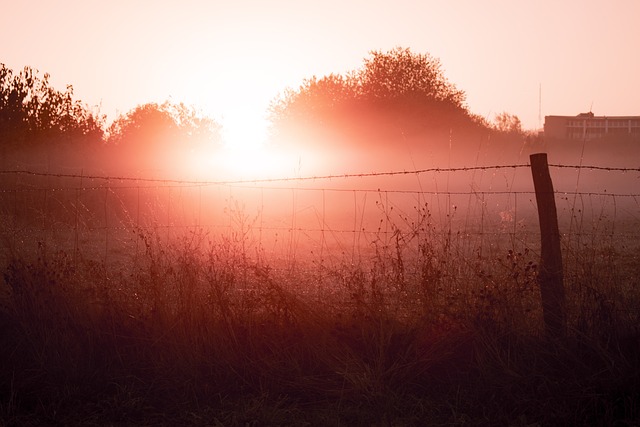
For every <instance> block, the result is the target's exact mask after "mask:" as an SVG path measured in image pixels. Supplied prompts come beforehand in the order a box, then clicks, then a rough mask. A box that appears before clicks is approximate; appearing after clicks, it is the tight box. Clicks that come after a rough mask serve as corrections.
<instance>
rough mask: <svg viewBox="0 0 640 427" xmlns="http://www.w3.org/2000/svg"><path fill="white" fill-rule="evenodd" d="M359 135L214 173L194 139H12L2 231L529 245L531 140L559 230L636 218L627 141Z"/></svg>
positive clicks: (39, 235) (289, 244) (344, 249)
mask: <svg viewBox="0 0 640 427" xmlns="http://www.w3.org/2000/svg"><path fill="white" fill-rule="evenodd" d="M368 142H369V143H370V144H371V146H369V147H368V146H367V141H360V142H359V143H353V142H352V141H349V140H347V139H346V138H343V139H341V140H339V139H338V138H337V137H336V136H335V135H333V137H332V138H331V140H330V141H328V140H323V139H322V138H320V137H317V138H316V139H311V138H310V139H308V140H307V142H306V144H301V143H299V144H298V145H297V146H295V147H293V148H292V147H291V143H290V142H289V146H288V150H289V151H286V150H287V148H285V147H286V146H285V144H281V145H278V144H273V145H271V146H270V148H269V149H271V150H273V152H277V151H278V150H280V152H281V153H286V154H287V156H284V155H282V156H280V157H278V156H276V157H277V158H279V159H280V161H281V163H280V164H278V166H277V167H272V168H271V169H269V170H268V171H267V170H266V169H265V170H264V171H257V170H256V171H254V172H255V173H253V174H252V175H250V178H248V179H243V178H242V177H241V176H240V175H237V174H236V175H233V174H231V175H229V174H226V173H225V172H224V168H223V167H222V166H223V165H224V164H225V159H224V158H223V157H222V154H220V158H219V159H216V158H215V155H216V151H211V152H208V154H209V155H212V156H214V157H213V158H211V159H210V160H211V162H210V163H209V164H210V165H211V166H210V168H211V169H210V170H205V171H204V173H203V171H202V170H199V171H197V172H198V173H196V170H195V169H194V166H193V163H190V162H191V160H190V159H192V158H193V153H192V152H181V151H180V150H178V149H173V150H170V151H166V152H156V153H151V154H150V153H142V152H125V153H122V152H117V151H116V150H113V149H110V148H107V147H91V148H89V149H87V148H82V149H80V148H78V147H74V146H68V147H66V148H65V149H61V148H60V147H56V149H55V150H46V149H42V150H39V151H34V150H22V151H19V152H18V151H16V152H13V153H10V155H6V156H4V157H3V162H4V165H3V168H4V169H5V170H15V171H24V172H25V173H12V174H4V175H3V176H2V178H1V179H2V182H3V185H2V187H3V189H4V190H3V192H2V193H1V194H0V197H1V198H2V200H1V203H0V206H2V208H1V209H2V212H1V215H2V230H3V244H4V245H5V246H7V247H9V246H14V247H15V246H20V245H21V244H25V245H29V244H32V243H33V242H32V240H42V239H45V240H47V239H48V240H50V241H56V242H57V243H56V244H57V245H58V247H59V248H60V249H61V250H63V249H65V250H73V249H78V248H79V247H83V248H86V250H87V253H89V252H91V251H97V253H99V254H101V256H103V257H105V259H113V258H114V257H115V259H118V256H115V255H114V252H116V253H118V252H119V253H120V254H121V255H122V254H123V253H126V252H127V251H130V250H137V251H139V250H142V249H141V248H142V246H141V243H140V241H139V234H140V233H141V232H142V233H150V234H152V235H156V236H158V237H160V238H167V239H172V238H175V237H179V236H184V235H189V234H190V233H193V232H194V231H196V230H200V231H204V232H205V233H206V234H207V235H208V236H209V237H210V238H212V239H217V238H228V239H232V240H233V241H236V242H239V243H242V244H243V245H246V247H247V248H248V247H250V248H252V249H251V250H252V251H261V252H262V253H264V254H268V255H271V256H273V257H275V258H280V259H284V260H289V261H291V260H295V259H314V258H317V259H323V260H324V259H326V260H333V261H334V262H340V261H339V260H340V259H342V258H344V257H345V256H346V257H347V258H350V259H352V260H355V259H356V258H357V259H362V258H365V259H366V258H367V257H368V256H369V255H370V254H371V253H372V251H375V250H376V248H378V249H379V248H380V247H391V246H393V245H394V244H398V240H397V239H399V238H400V237H401V238H402V239H405V240H407V242H406V244H407V245H408V244H409V243H408V241H409V240H411V236H422V237H425V236H429V238H430V239H434V240H438V239H440V240H441V241H444V240H445V239H451V235H452V233H453V235H454V236H457V238H458V239H463V240H464V241H465V242H466V243H465V244H467V245H468V247H470V248H471V247H482V246H483V245H484V246H486V245H488V247H491V245H492V244H491V243H487V242H491V241H495V242H498V241H500V240H501V239H504V238H509V239H511V240H512V242H515V241H519V242H520V243H518V244H522V245H525V244H526V245H534V246H535V245H537V243H536V241H537V238H536V237H535V236H536V235H538V233H539V230H538V225H537V224H538V223H537V206H536V203H535V194H534V188H533V182H532V178H531V170H530V168H529V167H528V166H527V164H528V163H529V156H530V155H531V154H532V153H537V152H546V153H547V154H548V161H549V163H550V164H551V165H552V166H551V169H550V172H551V176H552V180H553V184H554V188H555V190H556V192H557V195H556V202H557V207H558V218H559V222H560V226H561V233H572V232H575V230H576V229H577V228H578V227H579V228H580V229H581V230H582V231H590V232H593V231H594V230H596V231H598V232H602V233H609V234H608V235H611V234H612V231H611V230H614V229H616V227H617V230H618V232H622V230H625V229H627V230H628V229H629V224H632V223H633V222H634V221H637V220H638V219H640V206H639V203H638V200H639V199H638V196H637V194H636V193H637V188H638V179H639V178H638V172H637V171H628V172H624V171H611V170H607V169H606V168H608V167H612V168H625V167H628V168H632V167H636V166H637V165H634V162H635V161H636V159H637V158H638V151H639V149H638V145H637V143H631V142H629V141H622V142H616V141H607V142H606V143H605V142H601V143H598V142H596V141H589V142H587V143H579V144H578V143H568V142H554V143H552V142H545V141H543V140H541V139H537V140H532V139H530V138H529V139H526V138H524V137H522V136H514V135H499V134H495V133H489V132H485V133H481V132H476V133H462V132H461V133H457V132H455V131H450V132H445V133H440V134H426V133H425V134H419V135H412V136H410V137H404V138H400V139H398V140H395V141H393V140H377V141H368ZM220 153H222V152H220ZM196 157H197V156H196ZM282 159H285V160H282ZM265 161H267V159H266V158H265ZM216 162H218V163H216ZM557 165H568V166H580V165H583V166H597V167H602V168H605V169H591V168H584V169H578V168H574V167H569V168H562V167H558V166H557ZM27 171H28V172H36V174H35V175H33V174H30V173H27ZM43 233H44V234H43ZM28 236H32V238H30V237H28ZM43 236H44V237H43ZM514 239H515V240H514ZM416 241H417V239H416ZM60 242H62V244H60ZM414 250H416V249H415V248H414Z"/></svg>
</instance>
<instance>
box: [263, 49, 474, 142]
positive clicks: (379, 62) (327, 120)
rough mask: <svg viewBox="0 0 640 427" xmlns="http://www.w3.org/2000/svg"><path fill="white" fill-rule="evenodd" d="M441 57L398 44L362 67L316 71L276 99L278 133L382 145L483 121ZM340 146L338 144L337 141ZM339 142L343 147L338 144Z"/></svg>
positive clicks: (274, 110) (274, 118) (273, 113)
mask: <svg viewBox="0 0 640 427" xmlns="http://www.w3.org/2000/svg"><path fill="white" fill-rule="evenodd" d="M464 101H465V94H464V92H463V91H461V90H459V89H457V88H456V87H455V85H453V84H452V83H450V82H449V81H448V80H447V79H446V77H445V76H444V73H443V71H442V67H441V64H440V61H439V60H438V59H436V58H433V57H432V56H431V55H429V54H417V53H413V52H411V51H410V50H409V49H402V48H396V49H393V50H391V51H389V52H381V51H374V52H371V55H370V57H369V58H366V59H365V60H364V64H363V66H362V68H361V69H359V70H356V71H353V72H351V73H348V74H346V75H344V76H342V75H336V74H331V75H329V76H325V77H322V78H318V77H315V76H314V77H312V78H310V79H307V80H305V81H304V82H303V84H302V85H301V86H300V87H299V88H298V89H297V90H292V89H289V90H287V91H286V92H285V93H284V94H283V95H282V96H281V97H280V98H279V99H277V100H275V101H274V102H273V103H272V105H271V117H272V121H273V131H274V133H275V134H276V135H284V136H287V137H289V138H294V139H296V140H300V141H304V140H305V139H306V138H308V137H311V138H312V139H315V138H314V137H315V136H316V134H317V133H321V134H322V133H324V135H325V136H328V137H329V138H325V139H324V140H323V143H324V144H328V145H330V144H332V143H335V140H332V139H331V138H330V137H334V138H336V139H338V142H339V143H341V144H348V143H351V144H355V145H358V146H360V147H364V146H368V147H378V146H380V145H384V144H385V143H386V144H389V143H390V142H389V141H390V140H393V139H398V138H400V139H402V138H414V137H416V136H420V135H429V134H433V133H435V134H441V133H443V132H444V133H448V132H449V131H450V129H451V128H456V129H469V128H476V127H484V126H483V124H482V123H481V121H480V120H478V118H476V117H474V116H473V115H472V114H471V113H470V112H469V111H468V109H467V107H466V106H465V104H464ZM332 148H335V147H332ZM338 148H339V147H338Z"/></svg>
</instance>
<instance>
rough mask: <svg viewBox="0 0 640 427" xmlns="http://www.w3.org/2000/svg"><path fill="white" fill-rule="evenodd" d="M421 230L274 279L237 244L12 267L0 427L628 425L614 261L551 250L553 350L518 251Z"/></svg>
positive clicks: (69, 257) (630, 325) (275, 268)
mask: <svg viewBox="0 0 640 427" xmlns="http://www.w3.org/2000/svg"><path fill="white" fill-rule="evenodd" d="M391 226H392V225H391ZM421 227H423V228H422V229H421V230H422V232H421V233H420V234H419V235H417V237H416V233H415V230H409V231H402V230H401V229H399V228H398V229H396V232H395V234H394V236H395V239H391V240H389V241H383V239H382V238H378V239H374V240H373V241H372V242H371V245H370V247H372V248H373V251H372V253H373V254H374V255H372V256H371V257H369V258H366V259H363V260H362V261H360V262H359V263H356V264H353V263H352V262H351V260H347V259H346V258H348V257H345V260H343V261H341V262H337V263H328V262H325V261H324V260H322V259H318V258H311V259H310V260H308V261H306V260H296V262H295V265H291V264H286V263H285V264H284V265H283V264H282V262H281V261H280V260H271V259H269V257H268V256H267V255H266V254H265V253H264V251H262V249H261V248H260V247H255V246H253V245H252V244H251V243H250V242H247V241H246V240H245V239H244V238H243V235H242V234H240V235H238V234H232V235H230V236H226V237H220V238H216V239H214V238H211V237H210V236H208V235H207V234H206V233H204V232H192V233H189V234H188V235H187V236H183V237H181V238H179V239H176V240H172V241H171V242H170V243H169V240H168V239H166V238H162V239H161V238H159V236H158V235H157V234H155V233H153V232H149V231H145V230H138V231H137V233H138V235H137V237H136V239H138V240H137V241H136V244H135V247H136V248H137V249H136V251H135V254H133V253H132V254H130V256H129V258H128V261H123V262H121V263H115V264H114V263H111V264H105V262H104V258H103V257H102V256H98V257H96V259H93V258H92V257H91V256H90V255H87V254H83V253H81V252H80V253H69V251H67V250H64V249H61V247H55V246H53V245H49V246H47V245H44V244H43V245H40V246H39V247H38V249H37V250H35V251H34V252H33V253H27V252H11V250H10V249H8V253H7V254H5V255H6V256H7V262H6V268H5V271H4V281H5V284H6V285H7V288H8V299H7V303H6V304H4V306H3V308H2V310H0V316H1V317H0V323H1V328H2V331H3V334H2V338H0V340H1V341H2V342H1V343H0V344H1V345H0V348H1V350H0V361H1V362H2V365H1V366H2V369H0V381H1V384H2V387H1V388H0V419H1V420H2V422H3V423H4V424H6V425H40V424H82V425H105V424H113V425H137V424H144V425H176V424H181V425H463V424H464V425H487V424H491V425H561V424H565V425H587V424H588V425H633V424H634V423H635V424H637V423H638V421H639V419H640V406H639V405H640V400H639V398H640V396H639V394H640V393H639V392H638V390H640V368H639V367H640V345H639V339H640V333H639V332H640V331H639V330H638V324H639V323H638V309H637V308H638V307H639V306H640V298H639V295H638V293H637V291H634V289H636V290H637V289H638V286H637V285H638V283H637V281H638V275H637V269H636V270H634V269H633V268H632V267H630V266H633V262H629V260H628V256H627V255H625V254H624V253H620V252H619V249H617V248H613V247H611V245H608V244H607V243H606V242H605V243H603V244H601V245H593V246H588V245H587V246H585V245H584V244H582V242H578V243H579V244H577V245H575V246H572V247H566V248H565V251H566V253H567V254H568V255H567V257H568V261H567V262H566V267H567V272H566V283H565V285H566V288H567V296H568V299H569V301H570V306H569V308H568V309H569V313H568V314H569V316H568V317H569V322H570V324H569V331H570V332H569V337H568V338H567V340H566V341H563V342H549V341H547V340H546V339H545V338H544V336H543V333H542V324H541V323H542V315H541V306H540V301H539V295H538V289H537V285H536V277H537V266H536V263H537V259H536V256H535V254H534V253H533V251H531V250H529V249H528V248H526V247H523V246H522V245H520V244H509V240H508V239H507V240H505V241H504V242H502V243H501V244H500V245H497V246H496V245H495V244H492V245H491V250H486V248H482V247H479V246H477V245H476V244H475V243H473V244H470V243H469V242H466V241H464V239H462V238H458V239H457V240H456V239H455V238H454V239H452V238H451V236H450V235H449V236H447V235H446V234H442V233H440V234H437V233H435V232H434V231H433V230H434V228H433V227H429V226H428V224H421ZM410 233H413V234H410ZM512 243H513V242H512ZM128 245H129V246H128V247H129V248H131V247H133V245H132V244H131V243H130V242H129V243H128ZM483 249H484V250H483ZM125 255H126V251H125V252H124V253H123V254H121V258H123V259H124V258H125Z"/></svg>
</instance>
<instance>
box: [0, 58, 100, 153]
mask: <svg viewBox="0 0 640 427" xmlns="http://www.w3.org/2000/svg"><path fill="white" fill-rule="evenodd" d="M49 78H50V76H49V74H48V73H45V74H44V76H43V77H39V76H38V71H37V70H33V69H32V68H31V67H25V68H24V69H23V70H22V71H20V72H19V73H17V74H16V73H14V72H13V70H11V69H10V68H8V67H7V66H5V64H0V140H1V143H2V144H3V146H4V147H5V148H6V147H7V146H20V145H24V144H30V145H32V144H37V143H41V142H47V143H53V142H59V141H60V140H66V141H69V140H75V139H91V140H94V141H99V140H102V137H103V134H104V131H103V126H104V116H101V115H99V114H96V113H93V112H92V111H90V110H89V109H88V107H87V106H86V105H84V104H83V103H82V102H81V101H79V100H74V98H73V86H71V85H67V87H66V90H65V91H64V92H60V91H58V90H57V89H55V88H53V87H52V86H51V84H50V82H49Z"/></svg>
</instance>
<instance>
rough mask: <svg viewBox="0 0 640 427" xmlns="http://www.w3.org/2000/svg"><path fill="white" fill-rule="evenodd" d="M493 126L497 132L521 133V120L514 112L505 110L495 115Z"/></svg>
mask: <svg viewBox="0 0 640 427" xmlns="http://www.w3.org/2000/svg"><path fill="white" fill-rule="evenodd" d="M493 128H494V129H495V130H497V131H498V132H503V133H510V134H523V133H524V132H523V130H522V122H521V121H520V118H518V116H516V115H514V114H509V113H507V112H503V113H500V114H498V115H497V116H496V118H495V121H494V125H493Z"/></svg>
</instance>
